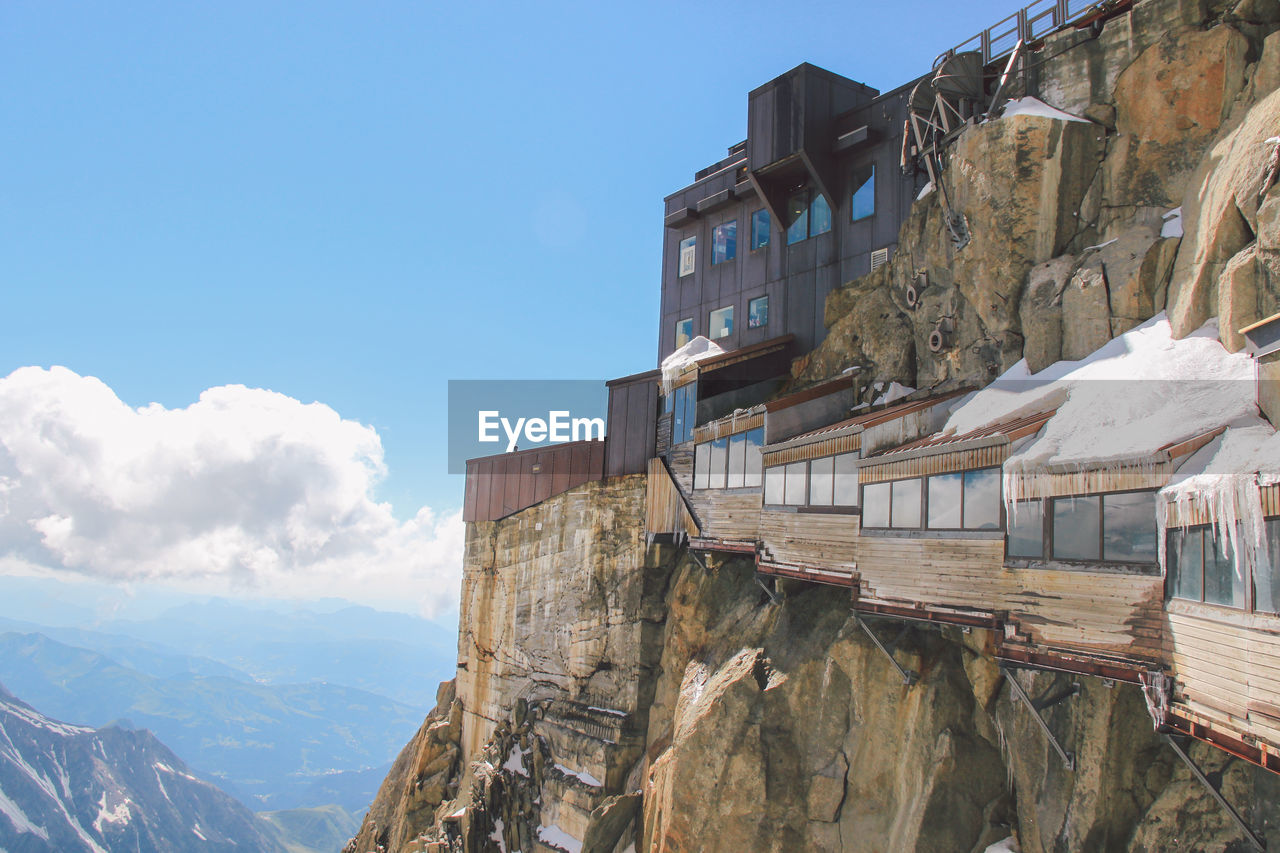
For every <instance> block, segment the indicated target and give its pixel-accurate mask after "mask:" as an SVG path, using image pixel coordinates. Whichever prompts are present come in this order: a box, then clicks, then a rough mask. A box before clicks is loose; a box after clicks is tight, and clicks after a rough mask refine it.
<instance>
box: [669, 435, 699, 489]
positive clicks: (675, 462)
mask: <svg viewBox="0 0 1280 853" xmlns="http://www.w3.org/2000/svg"><path fill="white" fill-rule="evenodd" d="M667 463H668V464H670V466H671V473H672V475H673V476H675V478H676V482H677V483H679V484H680V488H682V489H684V493H685V494H686V495H691V494H693V443H692V442H685V443H684V444H677V445H676V446H675V447H674V448H673V449H672V450H671V451H670V452H669V453H668V454H667Z"/></svg>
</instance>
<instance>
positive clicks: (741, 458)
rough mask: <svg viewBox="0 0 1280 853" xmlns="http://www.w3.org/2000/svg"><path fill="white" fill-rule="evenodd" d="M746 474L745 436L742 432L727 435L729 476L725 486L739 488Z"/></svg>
mask: <svg viewBox="0 0 1280 853" xmlns="http://www.w3.org/2000/svg"><path fill="white" fill-rule="evenodd" d="M746 476H747V437H746V436H745V435H743V434H742V433H738V434H737V435H731V436H729V476H728V477H727V478H726V479H725V484H724V485H725V488H728V489H740V488H742V484H743V482H745V480H746Z"/></svg>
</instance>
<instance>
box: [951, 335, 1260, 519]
mask: <svg viewBox="0 0 1280 853" xmlns="http://www.w3.org/2000/svg"><path fill="white" fill-rule="evenodd" d="M1255 387H1256V386H1255V383H1254V365H1253V362H1252V359H1250V358H1249V357H1248V356H1247V355H1244V354H1242V353H1237V354H1232V353H1228V352H1227V351H1226V350H1225V349H1223V347H1222V345H1221V344H1220V343H1219V342H1218V326H1217V321H1216V320H1211V321H1210V322H1208V323H1206V324H1205V325H1204V326H1202V327H1201V328H1200V329H1198V330H1196V331H1195V332H1193V333H1191V334H1190V335H1188V336H1187V337H1185V338H1183V339H1181V340H1174V338H1173V336H1172V333H1171V331H1170V328H1169V321H1168V319H1167V318H1166V317H1165V315H1164V314H1163V313H1162V314H1158V315H1156V316H1155V317H1153V318H1152V319H1151V320H1148V321H1147V322H1145V323H1143V324H1142V325H1140V326H1138V327H1136V328H1134V329H1130V330H1129V331H1128V332H1125V333H1124V334H1123V335H1121V336H1119V337H1118V338H1115V339H1113V340H1111V341H1109V342H1107V343H1106V344H1105V345H1104V346H1102V347H1101V348H1099V349H1098V350H1097V351H1095V352H1093V353H1091V354H1090V355H1089V356H1088V357H1086V358H1084V359H1082V360H1080V361H1060V362H1057V363H1055V364H1052V365H1050V366H1048V367H1046V368H1045V369H1044V370H1042V371H1040V372H1039V373H1036V374H1032V373H1030V371H1028V369H1027V364H1026V361H1025V360H1023V361H1019V362H1018V363H1017V364H1015V365H1014V366H1013V367H1011V368H1010V369H1009V370H1008V371H1006V373H1005V374H1004V375H1003V376H1001V377H1000V378H999V379H997V380H996V381H995V382H994V383H992V384H991V385H989V386H987V387H986V388H984V389H982V390H981V391H978V392H977V393H975V394H974V395H973V396H972V397H970V398H969V399H968V400H967V401H966V402H965V403H964V404H963V405H961V406H958V407H957V408H955V409H954V410H953V411H952V413H951V416H950V417H949V419H948V420H947V423H946V426H945V427H943V432H944V433H947V434H951V435H962V434H964V433H968V432H971V431H974V430H979V429H983V428H985V427H989V426H992V425H994V424H997V423H1000V422H1001V421H1006V420H1009V419H1012V418H1018V417H1025V416H1027V415H1031V414H1036V413H1039V412H1045V411H1049V410H1051V409H1057V414H1055V415H1054V417H1053V418H1051V419H1050V420H1049V422H1048V423H1047V424H1046V425H1045V426H1044V428H1043V429H1041V431H1040V433H1039V434H1038V435H1037V436H1035V439H1034V440H1033V441H1030V442H1028V443H1027V444H1026V445H1025V446H1023V447H1022V448H1021V449H1019V450H1018V451H1017V452H1016V453H1012V454H1011V455H1010V456H1009V458H1008V460H1007V461H1006V462H1005V464H1004V481H1005V483H1004V486H1005V488H1004V494H1005V500H1006V501H1007V502H1012V501H1015V500H1017V499H1019V498H1023V497H1043V495H1042V494H1040V493H1039V492H1038V490H1037V488H1036V487H1035V486H1036V483H1038V482H1039V483H1043V482H1044V478H1038V477H1036V475H1037V474H1039V473H1045V472H1047V471H1052V472H1054V473H1068V474H1071V473H1079V472H1083V471H1086V470H1095V469H1099V468H1108V467H1116V466H1119V465H1121V464H1125V463H1127V464H1130V465H1132V464H1134V462H1135V461H1137V460H1143V459H1148V458H1149V457H1151V455H1152V454H1153V453H1155V452H1156V451H1157V450H1158V449H1159V448H1161V447H1165V446H1167V445H1170V444H1175V443H1177V442H1181V441H1185V440H1187V439H1190V438H1194V437H1195V436H1198V435H1203V434H1204V433H1207V432H1210V431H1212V430H1215V429H1217V428H1219V427H1222V426H1228V425H1232V424H1236V423H1244V422H1248V421H1249V420H1250V419H1253V418H1256V415H1257V406H1256V403H1255V393H1256V391H1255Z"/></svg>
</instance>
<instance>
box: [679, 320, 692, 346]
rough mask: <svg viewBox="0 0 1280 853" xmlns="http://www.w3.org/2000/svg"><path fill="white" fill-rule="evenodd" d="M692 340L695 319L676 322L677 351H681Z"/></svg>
mask: <svg viewBox="0 0 1280 853" xmlns="http://www.w3.org/2000/svg"><path fill="white" fill-rule="evenodd" d="M691 340H693V318H692V317H686V318H684V319H683V320H676V349H680V347H682V346H684V345H685V344H687V343H689V341H691Z"/></svg>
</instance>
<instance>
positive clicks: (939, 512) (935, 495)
mask: <svg viewBox="0 0 1280 853" xmlns="http://www.w3.org/2000/svg"><path fill="white" fill-rule="evenodd" d="M963 491H964V475H963V474H941V475H939V476H937V477H930V478H929V526H930V527H931V528H934V529H938V530H955V529H957V528H958V527H960V497H961V494H962V493H963Z"/></svg>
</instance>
